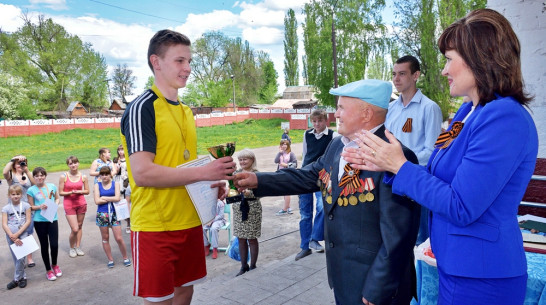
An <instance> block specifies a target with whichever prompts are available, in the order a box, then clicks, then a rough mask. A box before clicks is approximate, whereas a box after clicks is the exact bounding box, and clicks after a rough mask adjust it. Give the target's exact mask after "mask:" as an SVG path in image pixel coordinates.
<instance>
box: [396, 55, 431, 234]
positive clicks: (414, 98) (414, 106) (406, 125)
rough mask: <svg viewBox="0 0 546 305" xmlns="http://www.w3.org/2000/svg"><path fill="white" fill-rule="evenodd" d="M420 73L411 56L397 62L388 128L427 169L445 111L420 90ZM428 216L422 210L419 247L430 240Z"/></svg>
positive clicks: (422, 208) (427, 212)
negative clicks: (396, 94) (395, 97)
mask: <svg viewBox="0 0 546 305" xmlns="http://www.w3.org/2000/svg"><path fill="white" fill-rule="evenodd" d="M420 70H421V69H420V66H419V61H418V60H417V58H415V57H413V56H411V55H406V56H403V57H400V58H399V59H398V60H396V63H395V64H394V68H393V71H392V82H393V83H394V86H395V87H396V90H397V91H398V92H400V96H399V97H398V99H397V100H395V101H394V102H392V103H390V105H389V112H388V113H387V119H386V121H385V128H387V130H389V131H390V132H391V133H392V134H393V135H394V136H395V137H396V138H397V139H398V140H399V141H400V142H401V143H402V144H404V145H406V146H407V147H408V148H409V149H411V150H412V151H413V152H414V153H415V154H416V155H417V159H419V164H420V165H423V166H425V165H427V162H428V159H429V158H430V155H431V154H432V151H433V150H434V143H435V142H436V139H437V138H438V136H439V135H440V132H441V131H442V111H441V110H440V107H439V106H438V104H436V103H435V102H434V101H432V100H431V99H429V98H428V97H426V96H425V95H424V94H423V93H422V92H421V90H420V89H417V80H418V79H419V76H420V75H421V71H420ZM428 214H429V211H428V209H426V208H424V207H421V221H420V226H419V235H418V236H417V242H416V245H419V244H421V243H423V242H424V241H425V240H426V239H427V238H428V236H429V233H428Z"/></svg>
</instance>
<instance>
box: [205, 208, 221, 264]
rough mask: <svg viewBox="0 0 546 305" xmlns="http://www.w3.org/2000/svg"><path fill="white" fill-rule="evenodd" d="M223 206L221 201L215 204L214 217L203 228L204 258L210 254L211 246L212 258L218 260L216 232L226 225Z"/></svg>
mask: <svg viewBox="0 0 546 305" xmlns="http://www.w3.org/2000/svg"><path fill="white" fill-rule="evenodd" d="M224 206H225V203H224V202H223V201H222V200H218V201H217V202H216V217H214V219H213V220H212V221H211V222H210V223H208V224H206V225H204V226H203V240H204V242H205V256H208V255H209V254H210V246H211V245H212V258H213V259H216V258H218V232H219V231H220V228H221V227H222V226H224V225H225V224H226V219H225V218H224ZM209 231H210V235H211V238H210V242H209V237H208V232H209Z"/></svg>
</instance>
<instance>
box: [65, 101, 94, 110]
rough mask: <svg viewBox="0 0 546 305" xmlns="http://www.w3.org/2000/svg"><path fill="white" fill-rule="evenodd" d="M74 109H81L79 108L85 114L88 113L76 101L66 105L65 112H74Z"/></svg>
mask: <svg viewBox="0 0 546 305" xmlns="http://www.w3.org/2000/svg"><path fill="white" fill-rule="evenodd" d="M76 107H81V108H83V110H85V112H89V111H87V109H85V107H83V105H82V104H81V103H80V102H78V101H76V102H72V103H70V105H68V108H66V111H67V112H72V111H74V109H75V108H76Z"/></svg>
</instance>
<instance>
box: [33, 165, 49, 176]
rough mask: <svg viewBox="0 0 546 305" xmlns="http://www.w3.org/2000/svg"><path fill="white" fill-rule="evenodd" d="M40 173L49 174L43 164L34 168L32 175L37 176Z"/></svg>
mask: <svg viewBox="0 0 546 305" xmlns="http://www.w3.org/2000/svg"><path fill="white" fill-rule="evenodd" d="M38 174H42V175H44V176H47V172H46V170H45V168H43V167H41V166H38V167H36V168H34V170H33V171H32V176H36V175H38Z"/></svg>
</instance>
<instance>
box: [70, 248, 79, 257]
mask: <svg viewBox="0 0 546 305" xmlns="http://www.w3.org/2000/svg"><path fill="white" fill-rule="evenodd" d="M68 256H70V257H72V258H74V257H76V256H78V253H77V252H76V248H70V250H69V251H68Z"/></svg>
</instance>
